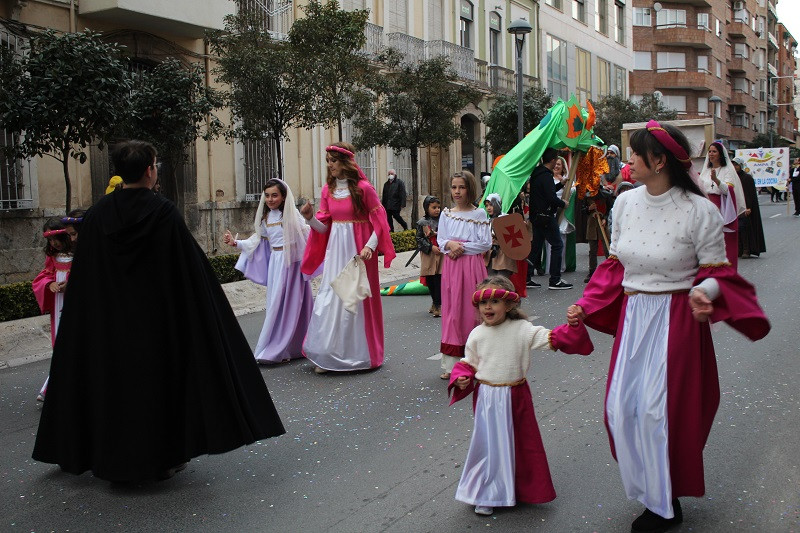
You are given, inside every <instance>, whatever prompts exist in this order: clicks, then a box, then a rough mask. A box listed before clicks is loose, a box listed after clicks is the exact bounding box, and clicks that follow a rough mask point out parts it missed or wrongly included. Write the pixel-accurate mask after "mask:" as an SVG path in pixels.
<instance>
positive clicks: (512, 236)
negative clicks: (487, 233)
mask: <svg viewBox="0 0 800 533" xmlns="http://www.w3.org/2000/svg"><path fill="white" fill-rule="evenodd" d="M503 238H504V239H505V240H506V243H511V247H512V248H516V247H518V246H522V232H521V231H520V230H518V229H516V228H515V227H513V226H508V227H507V228H506V232H505V233H504V234H503Z"/></svg>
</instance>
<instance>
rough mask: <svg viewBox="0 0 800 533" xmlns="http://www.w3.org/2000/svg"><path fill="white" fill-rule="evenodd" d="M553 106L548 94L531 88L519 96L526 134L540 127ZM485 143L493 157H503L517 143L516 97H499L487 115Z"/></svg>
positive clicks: (542, 90)
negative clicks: (540, 123)
mask: <svg viewBox="0 0 800 533" xmlns="http://www.w3.org/2000/svg"><path fill="white" fill-rule="evenodd" d="M552 106H553V99H552V98H551V97H550V95H549V94H547V91H545V90H544V89H542V88H541V87H539V86H538V85H534V86H532V87H530V88H529V89H528V90H527V91H525V92H524V93H523V95H522V124H523V129H524V131H525V132H529V131H531V130H532V129H534V128H535V127H536V126H538V125H539V121H540V120H542V118H544V116H545V115H546V114H547V110H548V109H550V108H551V107H552ZM484 123H485V124H486V128H487V130H488V131H487V133H486V144H487V147H488V148H489V150H491V152H492V153H493V154H495V155H500V154H505V153H507V152H508V151H509V150H511V149H512V148H513V147H514V146H515V145H516V144H517V142H518V141H519V138H518V132H517V97H516V95H501V96H498V97H497V98H496V99H495V101H494V103H493V104H492V108H491V109H490V110H489V112H488V113H487V114H486V119H485V120H484Z"/></svg>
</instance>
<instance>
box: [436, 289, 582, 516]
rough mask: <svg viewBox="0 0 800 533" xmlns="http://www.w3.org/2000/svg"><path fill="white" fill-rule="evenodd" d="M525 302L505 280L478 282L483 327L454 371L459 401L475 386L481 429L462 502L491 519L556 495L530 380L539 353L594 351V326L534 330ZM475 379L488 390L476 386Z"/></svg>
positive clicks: (465, 472) (473, 443)
mask: <svg viewBox="0 0 800 533" xmlns="http://www.w3.org/2000/svg"><path fill="white" fill-rule="evenodd" d="M519 300H520V297H519V295H518V294H517V293H515V292H514V285H513V284H512V283H511V281H510V280H509V279H508V278H506V277H504V276H493V277H491V278H489V279H486V280H484V281H483V282H481V283H480V284H479V285H478V289H477V291H476V292H475V293H474V295H473V297H472V302H473V304H474V305H475V306H476V307H478V311H479V312H480V316H481V320H482V324H481V325H479V326H478V327H476V328H475V329H473V330H472V332H471V333H470V335H469V338H468V339H467V345H466V348H465V354H466V356H465V357H464V359H462V360H461V361H459V362H458V363H457V364H456V366H455V367H454V368H453V373H452V376H451V381H450V388H453V387H458V389H460V391H456V392H455V394H454V396H453V401H457V400H459V399H461V398H464V397H465V396H466V395H467V394H468V393H469V391H470V390H472V388H473V387H474V388H475V389H476V394H477V401H476V402H475V428H474V431H473V434H472V440H471V442H470V446H469V451H468V452H467V458H466V460H465V461H464V470H463V472H462V475H461V480H460V481H459V484H458V489H457V491H456V499H457V500H459V501H462V502H465V503H468V504H471V505H475V506H476V507H475V512H476V513H477V514H481V515H490V514H492V512H493V510H494V509H493V508H494V507H511V506H514V505H516V503H517V501H521V502H525V503H545V502H549V501H551V500H553V499H554V498H555V497H556V492H555V489H554V488H553V482H552V479H551V477H550V468H549V467H548V465H547V456H546V454H545V451H544V445H543V443H542V438H541V434H540V433H539V425H538V423H537V421H536V415H535V413H534V410H533V401H532V399H531V392H530V388H529V387H528V382H527V380H526V378H525V376H526V375H527V373H528V367H529V366H530V362H531V355H530V351H531V350H533V349H551V350H556V349H561V350H563V351H566V352H572V353H582V354H588V353H590V352H591V350H592V344H591V341H590V340H589V337H588V334H587V332H586V329H585V328H584V327H583V325H582V324H580V325H578V326H577V327H569V326H567V325H563V326H559V327H558V328H556V329H555V330H553V331H551V330H549V329H546V328H543V327H542V326H534V325H533V324H531V323H530V322H529V321H528V320H526V319H525V315H524V313H523V312H522V311H521V310H520V309H519ZM475 382H477V383H479V384H480V386H478V385H475Z"/></svg>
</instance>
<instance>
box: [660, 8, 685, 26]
mask: <svg viewBox="0 0 800 533" xmlns="http://www.w3.org/2000/svg"><path fill="white" fill-rule="evenodd" d="M656 26H657V27H659V28H685V27H686V10H685V9H662V10H661V11H659V12H657V13H656Z"/></svg>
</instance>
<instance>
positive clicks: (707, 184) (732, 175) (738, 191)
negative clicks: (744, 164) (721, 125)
mask: <svg viewBox="0 0 800 533" xmlns="http://www.w3.org/2000/svg"><path fill="white" fill-rule="evenodd" d="M712 144H713V145H716V147H717V149H718V150H719V147H720V146H722V149H721V150H719V152H720V154H719V156H720V157H721V158H722V160H723V161H724V162H725V164H724V165H722V166H721V167H719V168H718V169H717V179H719V181H720V182H721V183H722V185H723V187H724V186H725V184H726V183H729V184H731V185H733V196H734V198H735V199H736V215H737V216H738V215H741V214H742V213H744V211H745V209H746V208H747V206H746V205H745V200H744V189H742V181H741V180H740V179H739V175H738V174H737V173H736V169H735V168H733V163H731V158H730V157H729V155H728V150H727V149H726V148H725V146H723V145H722V143H721V142H719V141H714V142H713V143H712ZM699 185H700V189H701V190H702V191H703V192H704V193H705V194H706V195H708V194H709V193H713V194H719V193H720V191H719V190H718V189H715V188H714V187H715V185H714V182H713V181H712V180H711V168H710V167H709V166H708V151H706V158H705V160H703V168H702V169H701V171H700V183H699ZM727 222H730V221H726V223H727Z"/></svg>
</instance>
